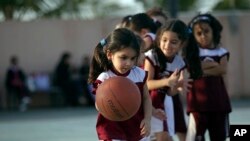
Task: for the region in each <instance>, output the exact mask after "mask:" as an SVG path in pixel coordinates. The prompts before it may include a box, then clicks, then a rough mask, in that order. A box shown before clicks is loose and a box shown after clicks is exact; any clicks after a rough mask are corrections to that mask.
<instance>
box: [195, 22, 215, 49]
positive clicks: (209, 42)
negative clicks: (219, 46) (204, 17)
mask: <svg viewBox="0 0 250 141" xmlns="http://www.w3.org/2000/svg"><path fill="white" fill-rule="evenodd" d="M193 29H194V36H195V39H196V41H197V43H198V44H199V45H200V47H202V48H213V47H214V44H213V30H212V28H211V27H210V26H209V24H208V23H204V22H201V23H197V24H195V25H194V27H193Z"/></svg>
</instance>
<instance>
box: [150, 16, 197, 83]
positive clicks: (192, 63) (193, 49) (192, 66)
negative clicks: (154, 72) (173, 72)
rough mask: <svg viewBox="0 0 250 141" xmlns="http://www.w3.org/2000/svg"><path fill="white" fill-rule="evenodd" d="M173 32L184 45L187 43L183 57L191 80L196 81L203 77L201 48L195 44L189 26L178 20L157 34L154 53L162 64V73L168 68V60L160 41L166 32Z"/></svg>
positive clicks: (168, 24)
mask: <svg viewBox="0 0 250 141" xmlns="http://www.w3.org/2000/svg"><path fill="white" fill-rule="evenodd" d="M166 31H171V32H174V33H176V34H177V36H178V38H179V39H180V40H181V42H182V44H184V43H185V42H186V45H185V47H183V50H182V56H183V58H184V60H185V62H186V64H187V66H188V69H189V72H190V75H191V78H193V79H196V78H199V77H200V76H201V75H202V69H201V63H200V59H199V48H198V46H197V44H196V42H195V39H194V36H193V35H192V33H191V31H190V29H189V28H188V27H187V25H186V24H185V23H184V22H183V21H181V20H178V19H175V20H170V21H168V22H166V24H165V25H163V26H162V27H161V28H160V29H159V30H158V32H157V34H156V46H157V47H155V48H154V51H155V52H156V54H157V57H158V62H159V64H160V71H164V69H165V68H166V65H167V64H166V61H167V58H166V57H165V55H164V54H163V52H162V51H161V49H160V40H161V37H162V35H163V33H164V32H166Z"/></svg>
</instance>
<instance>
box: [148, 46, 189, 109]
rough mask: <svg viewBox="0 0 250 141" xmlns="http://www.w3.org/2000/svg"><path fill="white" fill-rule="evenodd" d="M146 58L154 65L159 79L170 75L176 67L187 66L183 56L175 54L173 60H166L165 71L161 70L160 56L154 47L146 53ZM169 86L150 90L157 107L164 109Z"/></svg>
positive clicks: (156, 77)
mask: <svg viewBox="0 0 250 141" xmlns="http://www.w3.org/2000/svg"><path fill="white" fill-rule="evenodd" d="M145 56H146V59H147V60H148V61H149V62H150V64H151V65H152V66H153V67H154V70H155V74H154V79H155V80H159V79H162V78H163V77H169V76H170V75H171V74H172V73H173V72H174V71H175V70H176V69H178V70H183V69H184V68H186V64H185V62H184V60H183V59H182V57H181V56H179V55H177V54H176V55H175V56H174V58H173V60H172V61H171V62H166V68H165V69H164V71H160V64H159V62H158V57H157V55H156V53H155V52H154V50H153V49H151V50H149V51H147V52H146V53H145ZM167 89H168V87H165V88H161V89H154V90H150V96H151V99H152V104H153V106H154V107H155V108H161V109H164V99H165V95H166V93H167Z"/></svg>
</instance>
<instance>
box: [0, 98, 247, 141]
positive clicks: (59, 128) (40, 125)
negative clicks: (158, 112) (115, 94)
mask: <svg viewBox="0 0 250 141" xmlns="http://www.w3.org/2000/svg"><path fill="white" fill-rule="evenodd" d="M232 107H233V112H232V113H231V115H230V119H231V124H250V99H241V100H232ZM96 114H97V112H96V110H95V108H94V107H79V108H48V109H44V108H42V109H41V108H40V109H31V110H28V111H27V112H6V111H0V141H96V140H98V139H97V136H96V132H95V121H96Z"/></svg>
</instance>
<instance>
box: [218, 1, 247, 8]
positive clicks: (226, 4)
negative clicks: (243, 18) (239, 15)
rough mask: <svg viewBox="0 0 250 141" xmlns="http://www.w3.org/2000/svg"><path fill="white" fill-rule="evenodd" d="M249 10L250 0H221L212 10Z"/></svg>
mask: <svg viewBox="0 0 250 141" xmlns="http://www.w3.org/2000/svg"><path fill="white" fill-rule="evenodd" d="M231 9H238V10H249V9H250V0H223V1H221V2H219V3H218V4H217V5H216V6H215V7H214V10H231Z"/></svg>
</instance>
